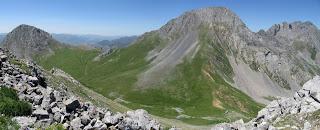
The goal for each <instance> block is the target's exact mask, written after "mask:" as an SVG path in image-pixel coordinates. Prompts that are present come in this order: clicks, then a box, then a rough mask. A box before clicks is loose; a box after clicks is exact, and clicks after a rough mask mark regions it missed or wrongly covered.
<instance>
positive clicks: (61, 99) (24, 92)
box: [0, 49, 160, 130]
mask: <svg viewBox="0 0 320 130" xmlns="http://www.w3.org/2000/svg"><path fill="white" fill-rule="evenodd" d="M8 57H10V58H14V57H13V56H11V55H9V56H7V53H6V52H4V50H2V49H0V59H1V62H0V65H1V70H0V72H1V77H0V86H6V87H12V88H14V89H15V90H17V92H18V95H19V98H20V99H21V100H25V101H28V102H30V104H32V108H33V112H32V114H31V115H30V116H28V117H24V116H22V117H14V118H13V120H15V121H16V122H17V123H18V124H19V125H20V126H21V129H33V128H46V127H48V126H49V125H51V124H56V123H60V124H63V126H64V127H65V128H66V129H73V130H78V129H143V130H150V129H160V124H159V123H158V122H157V121H155V120H153V119H152V118H150V116H149V115H148V113H147V112H146V111H145V110H141V109H140V110H135V111H128V112H127V113H113V112H111V111H110V110H109V109H106V108H99V107H96V106H94V105H93V104H92V103H90V102H82V101H81V100H80V99H79V98H77V97H75V96H74V95H73V94H72V93H70V92H68V91H66V90H59V91H58V90H55V89H53V88H54V87H53V86H51V85H50V84H47V83H46V81H45V77H44V76H43V75H42V73H41V69H39V68H38V67H37V66H36V65H35V64H32V63H28V62H25V64H26V66H28V70H22V69H20V68H19V66H18V65H14V64H11V63H10V62H9V60H8ZM19 62H22V61H19ZM21 64H24V62H23V63H21ZM29 70H30V71H31V72H29V73H28V74H27V72H26V71H29Z"/></svg>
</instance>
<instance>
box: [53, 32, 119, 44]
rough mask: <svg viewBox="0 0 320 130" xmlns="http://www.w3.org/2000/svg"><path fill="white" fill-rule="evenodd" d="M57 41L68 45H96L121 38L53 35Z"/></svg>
mask: <svg viewBox="0 0 320 130" xmlns="http://www.w3.org/2000/svg"><path fill="white" fill-rule="evenodd" d="M52 36H53V38H55V39H56V40H58V41H60V42H62V43H67V44H94V43H98V42H100V41H102V40H113V39H116V38H120V36H102V35H75V34H56V33H53V34H52Z"/></svg>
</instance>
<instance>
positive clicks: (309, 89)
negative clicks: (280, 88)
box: [212, 76, 320, 130]
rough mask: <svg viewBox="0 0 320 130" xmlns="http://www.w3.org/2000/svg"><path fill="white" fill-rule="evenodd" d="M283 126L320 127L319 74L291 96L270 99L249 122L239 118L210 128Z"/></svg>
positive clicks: (243, 129)
mask: <svg viewBox="0 0 320 130" xmlns="http://www.w3.org/2000/svg"><path fill="white" fill-rule="evenodd" d="M307 117H310V118H308V119H309V120H307ZM311 117H314V118H311ZM293 121H294V123H293V124H292V125H294V126H290V125H286V126H281V125H283V123H287V122H293ZM310 122H311V123H310ZM299 123H300V124H301V125H299ZM274 125H275V126H277V127H275V126H274ZM279 125H280V126H279ZM284 128H287V129H305V130H311V129H318V128H320V76H315V77H314V78H313V79H311V80H309V81H308V82H306V83H305V84H304V85H303V87H302V89H301V90H299V91H298V92H296V93H295V94H294V96H293V97H291V98H281V99H279V100H274V101H272V102H271V103H270V104H269V105H268V106H266V107H265V108H263V109H262V110H261V111H259V113H258V115H257V117H256V118H255V119H253V120H251V121H250V122H248V123H244V122H243V121H242V120H239V121H236V122H234V123H223V124H218V125H216V126H215V127H213V128H212V130H231V129H238V130H248V129H262V130H273V129H284Z"/></svg>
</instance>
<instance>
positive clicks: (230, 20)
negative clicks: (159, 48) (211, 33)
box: [160, 7, 246, 34]
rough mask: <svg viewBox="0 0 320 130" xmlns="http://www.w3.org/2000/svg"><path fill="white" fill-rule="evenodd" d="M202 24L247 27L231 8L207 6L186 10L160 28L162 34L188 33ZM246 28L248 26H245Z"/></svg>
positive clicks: (236, 27) (234, 27) (232, 27)
mask: <svg viewBox="0 0 320 130" xmlns="http://www.w3.org/2000/svg"><path fill="white" fill-rule="evenodd" d="M202 24H208V25H210V26H212V25H213V24H223V25H226V26H228V27H229V28H231V29H238V27H245V24H244V23H243V22H242V21H241V19H240V18H239V17H238V16H237V15H236V14H235V13H234V12H232V11H231V10H229V9H228V8H225V7H207V8H200V9H195V10H191V11H189V12H185V13H184V14H182V15H181V16H179V17H177V18H175V19H172V20H171V21H169V22H168V23H167V24H166V25H165V26H163V27H161V28H160V32H161V33H162V34H166V33H167V34H174V33H180V34H181V33H182V34H183V33H187V32H189V31H194V30H197V29H198V28H199V26H200V25H202ZM245 28H246V27H245Z"/></svg>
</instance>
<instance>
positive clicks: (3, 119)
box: [0, 116, 20, 130]
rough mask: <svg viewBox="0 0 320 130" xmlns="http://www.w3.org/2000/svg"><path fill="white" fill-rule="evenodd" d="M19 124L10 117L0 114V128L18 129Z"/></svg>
mask: <svg viewBox="0 0 320 130" xmlns="http://www.w3.org/2000/svg"><path fill="white" fill-rule="evenodd" d="M19 128H20V126H19V125H18V124H17V122H15V121H12V119H11V118H10V117H7V116H0V129H1V130H18V129H19Z"/></svg>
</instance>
